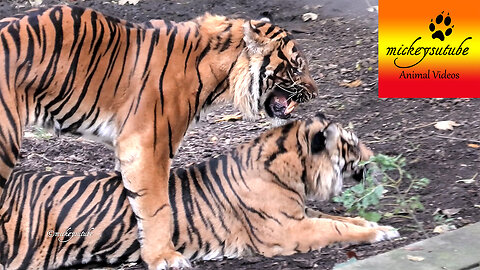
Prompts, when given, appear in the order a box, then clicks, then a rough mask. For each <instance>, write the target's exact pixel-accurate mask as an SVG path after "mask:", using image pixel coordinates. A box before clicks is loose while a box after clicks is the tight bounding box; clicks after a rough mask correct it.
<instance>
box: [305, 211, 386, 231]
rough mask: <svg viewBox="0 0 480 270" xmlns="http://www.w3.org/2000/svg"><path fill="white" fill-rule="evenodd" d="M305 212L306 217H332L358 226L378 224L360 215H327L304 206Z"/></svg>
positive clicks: (375, 225) (374, 225)
mask: <svg viewBox="0 0 480 270" xmlns="http://www.w3.org/2000/svg"><path fill="white" fill-rule="evenodd" d="M305 213H306V214H307V216H308V217H311V218H328V219H332V220H338V221H343V222H347V223H352V224H354V225H358V226H363V227H377V226H378V224H377V223H376V222H372V221H368V220H366V219H364V218H361V217H354V218H351V217H340V216H332V215H329V214H325V213H323V212H321V211H318V210H314V209H312V208H309V207H307V208H305Z"/></svg>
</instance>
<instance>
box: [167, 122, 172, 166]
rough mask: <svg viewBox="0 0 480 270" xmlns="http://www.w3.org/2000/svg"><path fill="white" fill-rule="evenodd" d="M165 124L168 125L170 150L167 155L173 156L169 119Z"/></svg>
mask: <svg viewBox="0 0 480 270" xmlns="http://www.w3.org/2000/svg"><path fill="white" fill-rule="evenodd" d="M167 125H168V149H169V151H170V154H169V157H170V158H173V146H172V127H171V126H170V120H167Z"/></svg>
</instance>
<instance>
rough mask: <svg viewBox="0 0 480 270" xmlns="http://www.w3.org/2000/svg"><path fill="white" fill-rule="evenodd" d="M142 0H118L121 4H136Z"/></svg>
mask: <svg viewBox="0 0 480 270" xmlns="http://www.w3.org/2000/svg"><path fill="white" fill-rule="evenodd" d="M139 1H140V0H118V4H119V5H122V6H123V5H127V4H129V5H136V4H138V2H139Z"/></svg>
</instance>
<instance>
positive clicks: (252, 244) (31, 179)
mask: <svg viewBox="0 0 480 270" xmlns="http://www.w3.org/2000/svg"><path fill="white" fill-rule="evenodd" d="M370 156H371V151H370V150H369V149H368V148H366V147H365V146H364V145H363V144H362V143H361V142H359V141H358V139H357V137H356V136H355V135H354V134H353V133H351V132H348V131H346V130H344V129H343V128H341V127H340V126H339V125H338V124H335V123H332V122H330V121H328V120H326V119H325V118H324V117H323V116H322V115H317V116H316V117H315V118H312V119H310V120H307V121H295V122H291V123H289V124H287V125H284V126H281V127H278V128H275V129H272V130H269V131H267V132H265V133H263V134H261V135H260V136H259V137H258V138H256V139H254V140H252V141H251V142H249V143H246V144H243V145H240V146H239V147H237V148H236V149H234V150H232V151H231V152H230V153H229V154H227V155H222V156H219V157H217V158H213V159H210V160H208V161H206V162H203V163H200V164H196V165H192V166H189V167H187V168H185V169H183V168H181V169H177V170H175V171H174V172H173V173H172V174H171V175H170V179H169V194H170V203H171V205H172V209H173V221H174V233H173V243H174V245H175V248H176V249H177V250H178V251H179V252H181V253H182V254H183V255H184V256H186V257H187V258H190V259H204V260H209V259H216V258H222V257H228V258H236V257H241V256H245V255H249V254H261V255H264V256H267V257H270V256H275V255H289V254H293V253H298V252H308V251H310V250H315V249H320V248H321V247H324V246H326V245H328V244H331V243H334V242H375V241H380V240H384V239H391V238H394V237H397V236H398V233H397V231H395V230H394V229H393V228H392V227H388V226H372V225H376V224H374V223H370V222H367V221H365V220H363V219H361V218H347V217H336V216H329V215H324V214H322V213H320V212H316V211H314V210H311V209H308V208H307V209H306V206H305V200H306V199H307V198H315V199H320V200H326V199H328V198H329V197H331V196H332V195H335V194H338V193H339V192H340V191H341V188H342V182H343V174H344V172H352V171H353V172H355V171H358V170H359V169H360V168H359V167H358V163H359V162H360V161H362V160H366V159H368V158H369V157H370ZM13 177H15V178H16V181H9V182H8V183H7V186H6V189H5V192H4V193H3V194H2V196H1V198H0V202H1V204H2V205H3V207H2V208H1V210H0V221H1V222H0V224H2V225H1V226H0V230H1V231H2V232H3V234H0V235H5V236H6V238H7V239H0V240H1V241H0V262H1V263H2V264H3V266H4V267H6V268H8V269H26V268H31V269H40V268H43V269H47V268H48V269H53V268H59V267H62V266H68V265H76V264H84V263H91V262H108V263H116V262H126V261H137V260H138V259H139V256H140V252H139V251H140V250H139V249H140V245H139V243H138V241H137V240H136V235H137V223H136V219H135V216H134V213H133V212H132V209H131V208H130V207H129V203H128V200H127V197H128V196H133V197H135V196H138V194H129V191H127V190H125V189H124V188H123V185H122V181H121V175H120V174H118V173H111V174H107V173H95V174H89V175H86V174H82V173H69V174H57V173H53V172H42V173H22V172H14V174H13ZM65 232H67V233H77V234H78V233H81V232H84V236H74V237H72V236H69V235H67V236H62V235H56V233H65Z"/></svg>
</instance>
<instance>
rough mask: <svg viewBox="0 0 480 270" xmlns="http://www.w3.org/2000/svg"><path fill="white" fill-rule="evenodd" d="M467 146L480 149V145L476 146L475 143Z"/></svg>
mask: <svg viewBox="0 0 480 270" xmlns="http://www.w3.org/2000/svg"><path fill="white" fill-rule="evenodd" d="M467 146H468V147H471V148H480V145H478V144H475V143H469V144H467Z"/></svg>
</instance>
